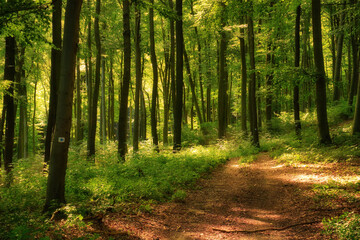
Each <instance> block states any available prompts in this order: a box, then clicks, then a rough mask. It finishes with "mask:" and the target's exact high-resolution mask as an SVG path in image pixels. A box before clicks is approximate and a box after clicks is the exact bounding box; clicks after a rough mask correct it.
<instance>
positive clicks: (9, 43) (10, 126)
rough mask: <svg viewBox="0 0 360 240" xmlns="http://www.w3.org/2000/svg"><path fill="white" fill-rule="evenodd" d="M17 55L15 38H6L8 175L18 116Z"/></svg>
mask: <svg viewBox="0 0 360 240" xmlns="http://www.w3.org/2000/svg"><path fill="white" fill-rule="evenodd" d="M15 55H16V42H15V38H14V37H6V39H5V69H4V79H5V80H7V81H9V82H10V84H9V86H8V88H7V90H6V91H5V94H4V102H3V107H4V108H5V109H6V117H5V118H6V126H5V150H4V166H5V171H6V173H7V174H9V173H10V171H11V169H12V162H13V147H14V133H15V114H16V113H15V105H14V87H15V86H14V82H15Z"/></svg>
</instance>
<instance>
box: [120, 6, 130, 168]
mask: <svg viewBox="0 0 360 240" xmlns="http://www.w3.org/2000/svg"><path fill="white" fill-rule="evenodd" d="M123 27H124V29H123V37H124V73H123V81H122V86H121V99H120V113H119V126H118V137H119V142H118V153H119V158H120V160H122V161H124V160H125V155H126V152H127V144H126V139H127V123H128V96H129V84H130V78H131V39H130V2H129V0H124V1H123Z"/></svg>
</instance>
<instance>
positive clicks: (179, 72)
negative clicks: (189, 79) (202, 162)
mask: <svg viewBox="0 0 360 240" xmlns="http://www.w3.org/2000/svg"><path fill="white" fill-rule="evenodd" d="M182 5H183V4H182V0H176V13H177V20H176V84H175V92H174V94H175V106H174V151H179V150H180V149H181V121H182V109H183V101H182V97H183V67H184V62H183V52H184V46H183V44H184V37H183V22H182Z"/></svg>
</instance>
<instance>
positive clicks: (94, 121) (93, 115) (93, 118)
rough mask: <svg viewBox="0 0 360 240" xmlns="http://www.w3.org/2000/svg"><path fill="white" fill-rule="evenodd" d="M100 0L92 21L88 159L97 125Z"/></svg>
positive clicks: (92, 152)
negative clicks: (93, 59) (93, 63)
mask: <svg viewBox="0 0 360 240" xmlns="http://www.w3.org/2000/svg"><path fill="white" fill-rule="evenodd" d="M100 7H101V0H96V14H95V20H94V32H95V44H96V66H95V85H94V91H93V93H92V96H91V98H92V99H91V100H92V103H91V109H90V114H91V117H90V120H91V121H90V122H89V136H88V145H87V150H88V153H87V154H88V157H93V156H94V155H95V139H96V125H97V107H98V101H99V87H100V70H101V41H100V28H99V17H100Z"/></svg>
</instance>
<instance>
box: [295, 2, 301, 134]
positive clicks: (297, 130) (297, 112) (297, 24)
mask: <svg viewBox="0 0 360 240" xmlns="http://www.w3.org/2000/svg"><path fill="white" fill-rule="evenodd" d="M300 17H301V6H300V5H299V6H298V7H297V8H296V21H295V68H299V67H300ZM293 103H294V120H295V133H296V135H297V136H300V134H301V122H300V104H299V84H298V81H297V80H295V85H294V98H293Z"/></svg>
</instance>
